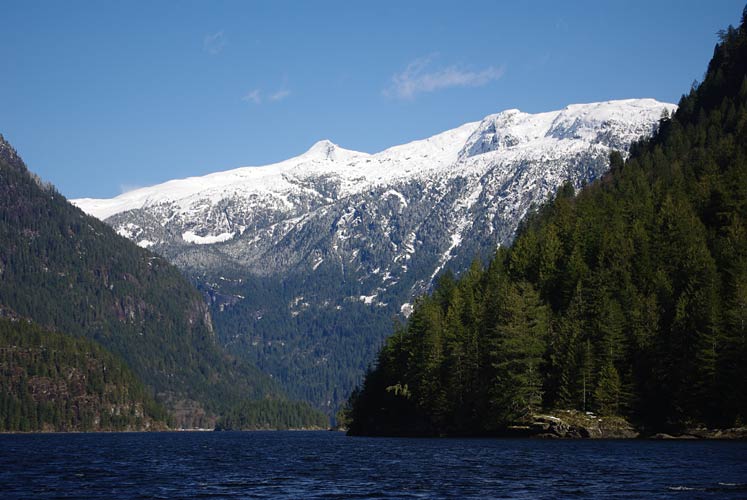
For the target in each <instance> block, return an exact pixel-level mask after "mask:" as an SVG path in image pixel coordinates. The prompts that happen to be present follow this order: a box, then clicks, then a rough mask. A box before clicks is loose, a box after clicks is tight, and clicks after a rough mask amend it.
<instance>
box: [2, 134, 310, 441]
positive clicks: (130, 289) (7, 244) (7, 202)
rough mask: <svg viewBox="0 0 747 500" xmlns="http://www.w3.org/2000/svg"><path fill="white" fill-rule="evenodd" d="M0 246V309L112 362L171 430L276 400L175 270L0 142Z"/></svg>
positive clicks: (275, 391) (269, 384) (271, 385)
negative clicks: (142, 390) (227, 346)
mask: <svg viewBox="0 0 747 500" xmlns="http://www.w3.org/2000/svg"><path fill="white" fill-rule="evenodd" d="M0 242H2V244H1V245H0V307H2V306H5V307H7V308H9V309H11V310H13V311H15V312H16V313H17V314H18V315H19V316H21V317H25V318H30V319H32V320H33V321H34V322H36V323H38V324H39V325H42V326H44V327H47V328H48V329H51V330H55V331H61V332H65V333H69V334H71V335H73V336H76V337H84V338H87V339H91V340H93V341H95V342H97V343H99V344H100V345H102V346H103V347H105V348H106V349H107V350H109V351H111V352H112V353H114V354H115V355H117V356H119V357H121V358H122V359H123V360H124V361H125V362H126V363H127V365H128V366H129V367H130V368H131V369H132V371H133V372H134V373H135V374H136V375H137V377H138V378H139V379H140V380H142V381H144V382H145V383H146V384H147V387H148V389H149V392H150V395H151V396H152V397H154V398H155V399H156V400H157V401H159V402H160V403H162V404H164V405H165V406H166V407H167V408H168V409H169V410H170V411H171V412H172V413H173V415H174V418H175V424H176V425H178V426H199V427H209V426H211V425H212V424H213V422H214V420H215V417H216V416H217V415H219V414H221V413H222V412H224V411H228V410H229V409H230V408H232V407H234V406H236V405H237V404H239V403H240V402H241V401H243V400H247V399H263V400H264V399H267V400H268V401H270V402H269V403H267V404H270V405H272V404H274V403H273V402H274V401H281V400H282V399H283V398H282V394H281V392H280V390H279V388H278V386H277V384H276V383H275V382H274V381H273V380H271V379H270V378H269V377H267V376H266V375H264V374H263V373H261V372H260V371H259V370H258V369H256V368H254V367H252V366H251V365H250V364H248V363H246V362H239V361H238V360H236V359H234V358H232V357H230V356H229V355H227V354H226V353H225V352H224V351H223V350H222V349H221V348H220V347H219V345H218V343H217V341H216V338H215V335H214V333H213V328H212V324H211V318H210V315H209V312H208V307H207V305H206V304H205V303H204V300H203V297H202V296H201V295H200V293H199V292H198V291H197V290H196V289H195V288H194V287H192V285H191V284H190V283H189V282H188V281H187V279H185V278H184V277H183V276H182V275H181V273H180V272H179V271H178V270H177V269H176V268H175V267H173V266H171V265H170V264H168V263H167V262H166V261H165V260H164V259H163V258H161V257H159V256H157V255H155V254H152V253H150V252H148V251H147V250H144V249H142V248H139V247H138V246H136V245H134V244H133V243H131V242H129V241H127V240H126V239H125V238H123V237H121V236H119V235H117V234H116V233H115V232H114V231H113V230H112V229H111V228H110V227H108V226H107V225H105V224H104V223H102V222H101V221H98V220H96V219H94V218H93V217H89V216H87V215H85V214H84V213H83V212H81V211H80V210H79V209H78V208H76V207H74V206H73V205H71V204H70V203H68V202H67V200H65V198H64V197H63V196H61V195H60V194H59V193H57V192H56V191H55V190H54V188H52V187H51V186H45V185H42V184H41V183H40V182H39V181H38V179H36V178H35V177H34V176H33V174H31V173H30V172H29V171H28V170H27V169H26V167H25V165H24V164H23V161H22V160H21V159H20V157H18V155H17V154H16V152H15V151H14V150H13V149H12V148H11V147H10V146H9V145H8V144H7V143H6V142H5V141H4V140H3V139H2V137H0ZM278 404H280V403H278ZM313 421H315V420H313ZM263 422H264V421H263ZM84 427H86V426H84Z"/></svg>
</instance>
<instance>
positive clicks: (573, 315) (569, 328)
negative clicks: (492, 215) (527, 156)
mask: <svg viewBox="0 0 747 500" xmlns="http://www.w3.org/2000/svg"><path fill="white" fill-rule="evenodd" d="M746 21H747V10H746V11H745V15H743V19H742V23H741V25H740V27H739V28H732V27H730V28H729V29H727V30H725V31H723V32H722V33H721V34H720V35H721V43H719V44H718V45H717V46H716V49H715V51H714V55H713V59H712V61H711V62H710V64H709V67H708V71H707V73H706V76H705V79H704V81H703V83H702V84H700V85H698V86H694V87H693V88H692V89H691V91H690V93H689V94H688V95H686V96H683V97H682V99H681V101H680V103H679V109H678V111H677V112H676V113H675V115H674V116H672V117H669V116H664V117H663V119H662V121H661V124H660V127H659V130H658V133H657V134H655V136H654V137H653V138H652V139H650V140H644V141H641V142H639V143H637V144H635V145H634V146H633V147H632V149H631V152H630V157H629V159H628V160H627V161H625V162H624V161H623V159H622V157H621V156H620V155H619V154H617V153H614V154H613V155H612V156H611V170H610V172H609V173H608V174H607V175H605V176H604V177H603V178H602V179H600V180H599V181H598V182H595V183H594V184H592V185H590V186H588V187H586V188H585V189H583V190H581V191H580V192H579V193H578V194H577V195H576V194H575V193H574V192H573V188H572V187H570V186H569V185H567V186H564V187H563V188H561V189H560V190H559V192H558V193H557V195H556V197H555V199H554V200H552V201H551V202H548V203H547V204H546V205H544V206H542V207H541V208H539V209H538V210H536V211H535V212H534V213H533V214H531V215H530V216H529V217H527V218H526V220H525V221H524V223H523V225H522V227H521V228H520V230H519V232H518V234H517V237H516V239H515V242H514V244H513V245H512V247H511V248H501V249H499V251H498V252H497V254H496V256H495V258H494V259H493V260H492V262H490V264H489V265H488V266H487V267H486V268H484V269H483V268H482V266H481V265H479V264H475V265H474V266H473V267H472V268H471V269H470V270H469V271H468V272H466V273H465V274H464V275H463V276H462V277H461V278H460V279H459V280H455V279H453V277H451V276H449V275H446V276H444V277H442V278H441V280H440V281H439V283H438V285H437V287H436V289H435V291H434V292H433V294H432V295H431V296H429V297H424V298H422V299H421V300H420V301H419V303H418V304H417V306H416V307H415V311H414V312H413V314H412V316H411V317H410V318H409V321H408V323H407V325H406V326H404V327H402V328H400V329H398V330H397V331H396V332H395V333H394V335H393V336H392V337H391V338H390V339H389V341H388V342H387V343H386V345H385V346H384V348H383V349H382V351H381V353H380V354H379V357H378V362H377V365H376V366H375V368H374V369H373V370H372V371H371V372H370V373H369V374H368V375H367V377H366V379H365V382H364V384H363V386H362V387H361V389H360V390H359V391H357V392H356V393H354V394H353V396H352V397H351V401H350V407H349V409H348V415H347V417H348V419H349V426H350V431H351V432H352V433H354V434H424V435H433V434H486V433H493V432H501V430H502V429H505V427H506V426H507V425H509V424H511V423H515V422H520V421H522V420H524V419H526V418H528V417H529V415H531V414H532V413H534V412H537V411H540V410H552V409H578V410H582V411H594V412H598V413H600V414H614V415H623V416H626V417H628V418H630V419H631V420H633V421H634V422H636V423H637V424H638V425H640V426H641V427H644V428H648V429H657V430H659V429H661V430H666V429H676V428H681V427H687V426H696V425H708V426H717V427H728V426H734V425H740V424H744V422H745V420H746V419H747V364H746V363H745V362H744V361H745V359H747V74H746V72H747V24H746Z"/></svg>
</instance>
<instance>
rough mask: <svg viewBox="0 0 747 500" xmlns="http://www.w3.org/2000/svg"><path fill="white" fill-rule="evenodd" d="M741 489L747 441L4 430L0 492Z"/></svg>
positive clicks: (482, 493) (215, 494)
mask: <svg viewBox="0 0 747 500" xmlns="http://www.w3.org/2000/svg"><path fill="white" fill-rule="evenodd" d="M599 497H606V498H641V497H646V498H676V499H685V498H747V443H743V442H742V443H739V442H714V441H711V442H704V441H697V442H692V441H688V442H683V441H678V442H661V441H656V442H654V441H531V440H496V439H368V438H349V437H346V436H344V435H343V434H340V433H334V432H245V433H212V432H210V433H151V434H137V433H134V434H52V435H1V436H0V498H3V499H5V498H8V499H13V498H81V499H83V498H273V499H276V498H599Z"/></svg>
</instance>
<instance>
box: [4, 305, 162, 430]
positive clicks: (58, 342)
mask: <svg viewBox="0 0 747 500" xmlns="http://www.w3.org/2000/svg"><path fill="white" fill-rule="evenodd" d="M0 312H1V311H0ZM166 423H167V414H166V411H165V410H164V408H163V407H161V406H159V405H156V404H155V403H154V401H153V399H152V397H151V396H149V395H148V392H147V390H146V389H145V388H144V387H143V385H142V384H141V383H140V381H138V380H137V379H136V377H135V375H134V374H133V373H132V371H130V370H129V368H127V367H126V366H125V365H124V363H123V362H122V361H121V360H119V359H117V358H116V357H115V356H113V355H112V354H111V353H109V352H106V351H105V350H104V349H103V348H102V347H101V346H99V345H98V344H96V343H95V342H92V341H90V340H86V339H80V338H73V337H71V336H69V335H65V334H61V333H57V332H51V331H48V330H44V329H43V328H40V327H39V326H38V325H35V324H33V323H31V322H29V321H26V320H21V319H17V318H0V431H3V432H9V431H55V432H65V431H113V430H117V431H123V430H127V431H133V430H136V431H141V430H149V429H150V430H152V429H164V428H165V427H166Z"/></svg>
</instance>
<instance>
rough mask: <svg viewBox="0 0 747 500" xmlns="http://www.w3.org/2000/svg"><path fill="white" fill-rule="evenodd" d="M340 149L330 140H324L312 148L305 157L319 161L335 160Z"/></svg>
mask: <svg viewBox="0 0 747 500" xmlns="http://www.w3.org/2000/svg"><path fill="white" fill-rule="evenodd" d="M338 149H340V147H339V146H338V145H337V144H335V143H334V142H332V141H330V140H329V139H322V140H321V141H317V142H315V143H314V145H313V146H311V147H310V148H309V149H308V150H307V151H306V152H305V153H304V154H303V156H305V157H309V158H312V159H319V160H334V159H335V156H336V154H335V153H336V152H337V150H338Z"/></svg>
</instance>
